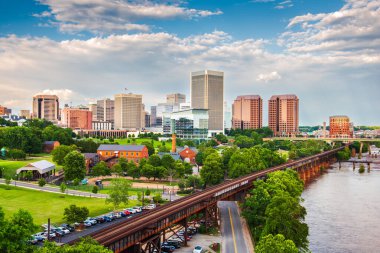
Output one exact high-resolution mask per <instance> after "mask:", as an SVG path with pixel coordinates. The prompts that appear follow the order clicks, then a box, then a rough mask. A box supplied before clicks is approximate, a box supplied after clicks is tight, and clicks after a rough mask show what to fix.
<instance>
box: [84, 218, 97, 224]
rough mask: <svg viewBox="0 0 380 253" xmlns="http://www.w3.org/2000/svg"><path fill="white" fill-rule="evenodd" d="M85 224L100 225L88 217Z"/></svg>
mask: <svg viewBox="0 0 380 253" xmlns="http://www.w3.org/2000/svg"><path fill="white" fill-rule="evenodd" d="M85 222H90V223H91V225H96V224H98V222H97V221H96V220H95V219H94V218H91V217H88V218H87V219H86V220H85Z"/></svg>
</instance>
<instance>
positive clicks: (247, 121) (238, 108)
mask: <svg viewBox="0 0 380 253" xmlns="http://www.w3.org/2000/svg"><path fill="white" fill-rule="evenodd" d="M262 127H263V100H262V98H261V97H260V96H258V95H247V96H238V97H237V98H236V99H235V101H234V103H233V105H232V128H233V129H242V130H243V129H258V128H262Z"/></svg>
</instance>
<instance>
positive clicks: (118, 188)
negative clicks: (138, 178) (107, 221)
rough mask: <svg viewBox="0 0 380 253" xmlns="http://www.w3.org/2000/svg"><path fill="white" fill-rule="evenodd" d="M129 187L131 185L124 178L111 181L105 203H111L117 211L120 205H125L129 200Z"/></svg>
mask: <svg viewBox="0 0 380 253" xmlns="http://www.w3.org/2000/svg"><path fill="white" fill-rule="evenodd" d="M131 186H132V183H131V182H130V181H128V180H126V179H124V178H117V179H114V180H112V181H111V184H110V191H109V194H108V198H107V199H106V203H112V204H113V206H114V209H117V208H118V207H119V206H120V204H122V203H124V204H125V205H127V204H128V200H129V194H128V190H129V189H130V188H131Z"/></svg>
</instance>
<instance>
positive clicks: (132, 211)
mask: <svg viewBox="0 0 380 253" xmlns="http://www.w3.org/2000/svg"><path fill="white" fill-rule="evenodd" d="M124 210H127V211H128V212H130V213H136V212H137V211H136V209H133V208H126V209H124Z"/></svg>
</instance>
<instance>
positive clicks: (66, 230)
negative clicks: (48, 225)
mask: <svg viewBox="0 0 380 253" xmlns="http://www.w3.org/2000/svg"><path fill="white" fill-rule="evenodd" d="M58 229H60V230H61V231H63V233H65V235H67V234H70V230H68V229H67V228H64V227H58Z"/></svg>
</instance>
